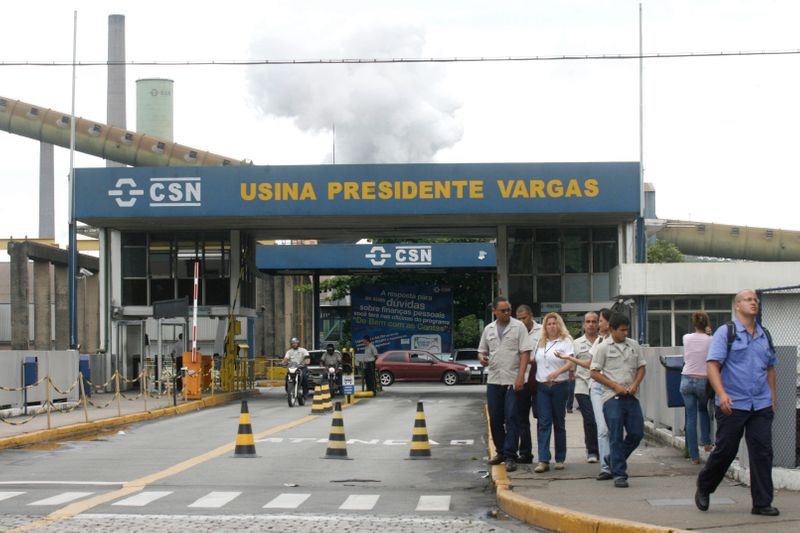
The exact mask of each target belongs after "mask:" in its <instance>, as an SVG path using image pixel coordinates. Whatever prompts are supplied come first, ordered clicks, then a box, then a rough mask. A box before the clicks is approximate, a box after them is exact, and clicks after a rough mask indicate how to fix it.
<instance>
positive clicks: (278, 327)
mask: <svg viewBox="0 0 800 533" xmlns="http://www.w3.org/2000/svg"><path fill="white" fill-rule="evenodd" d="M286 279H289V277H288V276H273V278H272V286H273V291H274V294H275V298H274V300H273V308H272V316H274V317H275V320H274V324H275V353H276V354H278V355H280V354H283V353H285V352H286V350H287V349H288V347H289V342H288V341H289V339H290V338H291V337H292V336H291V335H288V336H287V322H288V324H289V326H291V324H292V321H291V316H289V320H288V321H287V320H286V318H287V316H286V315H287V310H286V303H285V302H286V291H285V287H284V280H286Z"/></svg>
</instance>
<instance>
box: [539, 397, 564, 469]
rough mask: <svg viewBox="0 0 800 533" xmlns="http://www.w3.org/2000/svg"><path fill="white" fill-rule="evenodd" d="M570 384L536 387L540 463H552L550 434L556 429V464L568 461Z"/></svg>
mask: <svg viewBox="0 0 800 533" xmlns="http://www.w3.org/2000/svg"><path fill="white" fill-rule="evenodd" d="M568 389H569V383H568V382H566V381H561V382H558V383H556V384H554V385H548V384H547V383H539V384H537V386H536V404H537V407H538V411H539V422H538V423H537V424H536V440H537V444H538V446H539V461H540V462H542V463H549V462H550V434H551V433H553V429H555V448H556V462H557V463H563V462H564V461H565V460H566V459H567V425H566V420H565V419H566V417H567V412H566V411H567V393H568V392H569V390H568Z"/></svg>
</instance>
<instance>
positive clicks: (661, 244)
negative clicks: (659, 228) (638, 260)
mask: <svg viewBox="0 0 800 533" xmlns="http://www.w3.org/2000/svg"><path fill="white" fill-rule="evenodd" d="M647 262H648V263H683V254H682V253H681V251H680V250H679V249H678V247H677V246H675V245H674V244H672V243H671V242H667V241H662V240H661V239H656V242H654V243H650V244H648V245H647Z"/></svg>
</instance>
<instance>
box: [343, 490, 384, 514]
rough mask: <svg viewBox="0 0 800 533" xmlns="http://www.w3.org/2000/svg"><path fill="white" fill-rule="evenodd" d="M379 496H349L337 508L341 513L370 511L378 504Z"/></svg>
mask: <svg viewBox="0 0 800 533" xmlns="http://www.w3.org/2000/svg"><path fill="white" fill-rule="evenodd" d="M378 498H380V495H379V494H351V495H350V496H348V497H347V499H346V500H345V501H344V503H343V504H342V505H341V506H340V507H339V509H341V510H343V511H370V510H371V509H372V508H373V507H375V504H376V503H378Z"/></svg>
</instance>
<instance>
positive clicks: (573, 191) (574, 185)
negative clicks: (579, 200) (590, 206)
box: [566, 180, 583, 198]
mask: <svg viewBox="0 0 800 533" xmlns="http://www.w3.org/2000/svg"><path fill="white" fill-rule="evenodd" d="M566 196H567V198H569V197H570V196H579V197H580V196H583V193H582V192H581V186H580V185H578V180H569V185H567V195H566Z"/></svg>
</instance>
